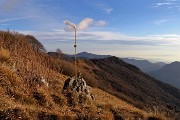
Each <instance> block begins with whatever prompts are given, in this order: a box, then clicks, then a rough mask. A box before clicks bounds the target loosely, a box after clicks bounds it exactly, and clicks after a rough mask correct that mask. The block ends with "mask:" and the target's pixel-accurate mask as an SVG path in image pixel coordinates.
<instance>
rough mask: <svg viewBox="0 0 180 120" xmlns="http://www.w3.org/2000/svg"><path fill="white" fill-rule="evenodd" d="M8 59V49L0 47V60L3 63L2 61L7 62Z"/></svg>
mask: <svg viewBox="0 0 180 120" xmlns="http://www.w3.org/2000/svg"><path fill="white" fill-rule="evenodd" d="M9 59H10V53H9V51H8V50H6V49H4V48H0V61H1V62H2V63H4V62H8V61H9Z"/></svg>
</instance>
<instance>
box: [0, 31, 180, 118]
mask: <svg viewBox="0 0 180 120" xmlns="http://www.w3.org/2000/svg"><path fill="white" fill-rule="evenodd" d="M0 38H1V39H0V92H1V94H0V119H5V118H6V119H54V120H58V119H93V118H94V116H96V117H97V118H98V119H102V120H103V119H144V120H150V119H161V120H165V119H168V118H173V119H175V117H174V116H177V118H178V115H179V113H178V108H179V105H178V101H179V90H177V89H176V88H173V87H171V86H169V85H166V84H165V85H164V84H163V83H162V82H160V81H158V82H159V83H157V84H156V83H155V82H153V80H154V79H153V80H151V79H152V78H150V77H149V76H147V75H146V74H144V73H142V72H141V71H140V70H139V69H138V68H137V67H135V66H133V65H129V64H127V63H125V62H123V61H122V60H120V59H119V58H117V57H110V58H105V59H93V60H89V59H79V60H78V61H77V66H78V70H79V71H80V72H81V73H82V77H83V78H84V79H85V80H86V82H87V83H88V85H91V87H92V93H94V95H95V97H97V98H95V101H92V102H88V101H86V102H87V103H84V104H80V103H77V101H76V99H75V98H76V97H74V99H75V101H74V104H75V105H71V104H69V101H71V99H67V98H66V97H65V96H64V95H63V94H62V89H63V85H64V82H65V81H66V80H67V79H68V78H69V77H70V76H73V75H74V62H73V61H68V60H66V59H64V58H63V56H62V57H59V54H57V56H56V55H53V56H52V55H49V54H47V52H46V50H45V48H44V47H43V45H42V44H41V43H40V42H39V41H38V40H37V39H36V38H35V37H33V36H29V35H28V36H27V35H23V34H19V33H17V32H9V31H8V32H4V31H0ZM146 77H147V78H146ZM138 81H140V82H141V84H142V85H140V84H139V82H138ZM143 81H144V82H143ZM154 81H156V80H154ZM148 82H150V84H147V83H148ZM160 84H163V85H164V86H161V87H160V86H159V85H160ZM151 85H152V86H151ZM162 87H163V88H162ZM148 88H149V89H148ZM150 88H157V90H156V89H150ZM167 88H169V89H167ZM164 89H167V90H166V91H165V90H164ZM146 94H147V95H146ZM144 95H145V96H144ZM146 97H147V98H146ZM153 97H154V98H156V102H157V103H156V104H155V103H153V101H155V100H154V98H153ZM158 97H159V98H158ZM96 99H97V100H96ZM111 100H113V101H111ZM151 100H152V101H151ZM108 101H111V102H108ZM72 102H73V101H72ZM162 102H164V104H160V103H162ZM131 103H132V104H131ZM148 103H150V104H148ZM116 104H118V105H116ZM119 104H120V105H119ZM158 104H159V105H158ZM175 107H176V108H175ZM149 109H151V110H149ZM170 109H172V110H170ZM155 111H156V112H155ZM157 113H158V114H157ZM166 113H168V114H166Z"/></svg>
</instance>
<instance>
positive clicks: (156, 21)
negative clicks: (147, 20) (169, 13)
mask: <svg viewBox="0 0 180 120" xmlns="http://www.w3.org/2000/svg"><path fill="white" fill-rule="evenodd" d="M168 21H169V20H168V19H161V20H155V21H153V23H154V24H156V25H161V24H163V23H165V22H168Z"/></svg>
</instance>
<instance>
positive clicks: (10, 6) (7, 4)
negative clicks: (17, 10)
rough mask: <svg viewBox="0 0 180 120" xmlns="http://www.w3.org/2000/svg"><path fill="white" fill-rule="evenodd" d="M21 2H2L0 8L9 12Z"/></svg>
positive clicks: (8, 0) (13, 0)
mask: <svg viewBox="0 0 180 120" xmlns="http://www.w3.org/2000/svg"><path fill="white" fill-rule="evenodd" d="M20 2H22V0H4V1H3V2H2V4H1V5H0V8H1V9H3V10H5V11H10V10H12V9H13V8H14V7H16V6H17V5H18V4H19V3H20Z"/></svg>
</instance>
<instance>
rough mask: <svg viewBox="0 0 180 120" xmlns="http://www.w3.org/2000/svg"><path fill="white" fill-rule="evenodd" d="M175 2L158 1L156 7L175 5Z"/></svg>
mask: <svg viewBox="0 0 180 120" xmlns="http://www.w3.org/2000/svg"><path fill="white" fill-rule="evenodd" d="M173 4H174V3H171V2H164V3H156V5H155V7H161V6H164V5H173Z"/></svg>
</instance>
